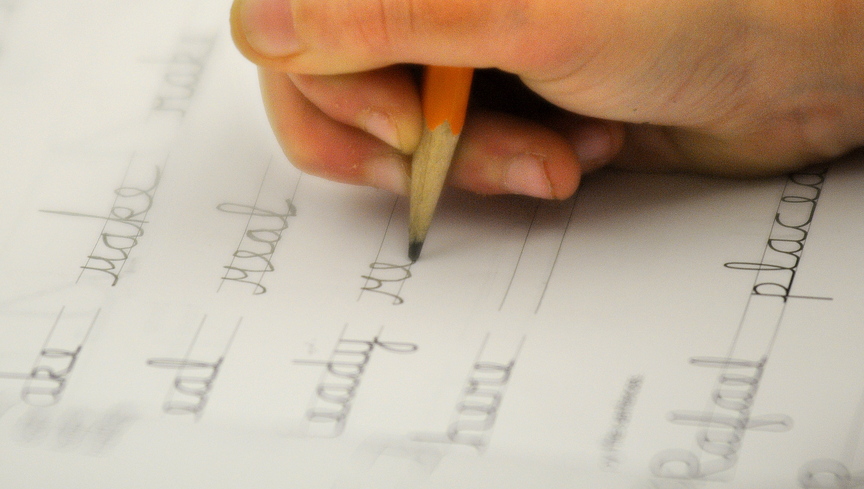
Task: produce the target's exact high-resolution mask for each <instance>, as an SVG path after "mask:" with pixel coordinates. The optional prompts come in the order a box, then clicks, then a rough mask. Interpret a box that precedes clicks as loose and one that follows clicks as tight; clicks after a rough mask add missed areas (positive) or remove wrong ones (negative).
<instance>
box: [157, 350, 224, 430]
mask: <svg viewBox="0 0 864 489" xmlns="http://www.w3.org/2000/svg"><path fill="white" fill-rule="evenodd" d="M223 360H224V357H219V359H218V360H216V361H215V362H202V361H198V360H191V359H189V360H187V359H177V358H151V359H150V360H147V365H148V366H150V367H156V368H167V369H172V370H176V371H177V375H176V376H175V377H174V389H173V391H172V392H171V393H170V394H169V396H168V399H166V400H165V402H164V403H163V404H162V411H164V412H166V413H168V414H192V415H195V417H196V418H197V417H200V416H201V414H202V413H203V412H204V408H205V407H206V406H207V400H208V399H209V397H210V390H211V389H212V388H213V384H214V382H216V376H217V375H218V374H219V367H221V366H222V361H223Z"/></svg>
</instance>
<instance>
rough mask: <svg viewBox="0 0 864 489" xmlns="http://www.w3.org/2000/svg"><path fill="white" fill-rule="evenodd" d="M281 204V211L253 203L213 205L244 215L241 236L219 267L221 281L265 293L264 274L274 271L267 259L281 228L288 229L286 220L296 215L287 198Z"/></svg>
mask: <svg viewBox="0 0 864 489" xmlns="http://www.w3.org/2000/svg"><path fill="white" fill-rule="evenodd" d="M285 207H286V210H285V211H283V212H281V213H280V212H275V211H270V210H267V209H262V208H260V207H257V206H256V205H245V204H232V203H225V204H219V205H218V206H217V207H216V208H217V209H219V210H220V211H221V212H225V213H227V214H239V215H243V216H247V217H248V221H247V223H246V230H245V231H244V233H243V238H242V239H241V240H240V244H239V245H238V246H237V249H236V250H235V251H234V253H233V254H232V255H231V256H232V258H231V263H230V264H228V265H225V266H224V267H223V268H225V269H226V271H225V275H223V276H222V284H224V283H225V281H230V282H236V283H243V284H248V285H251V286H252V293H253V294H256V295H258V294H264V293H266V292H267V288H266V287H264V286H263V285H261V281H262V280H263V279H264V275H265V274H266V273H268V272H272V271H273V270H274V267H273V262H272V261H271V260H272V259H273V253H274V252H275V251H276V246H277V245H278V244H279V240H280V239H282V231H284V230H286V229H287V228H288V219H289V218H291V217H294V216H296V215H297V208H295V207H294V204H293V203H292V202H291V200H290V199H286V200H285ZM220 288H221V285H220Z"/></svg>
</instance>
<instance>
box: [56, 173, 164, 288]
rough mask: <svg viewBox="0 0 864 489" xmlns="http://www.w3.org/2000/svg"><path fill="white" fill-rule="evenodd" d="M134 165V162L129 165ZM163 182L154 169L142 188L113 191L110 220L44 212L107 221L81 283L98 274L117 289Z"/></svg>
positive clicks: (121, 188)
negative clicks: (90, 273) (116, 286)
mask: <svg viewBox="0 0 864 489" xmlns="http://www.w3.org/2000/svg"><path fill="white" fill-rule="evenodd" d="M130 164H131V162H130ZM161 178H162V171H161V170H160V169H159V167H154V170H153V179H152V181H151V182H150V183H149V184H146V185H143V186H131V185H126V184H125V182H124V184H123V186H121V187H119V188H117V189H115V190H114V196H115V198H114V204H113V205H112V207H111V210H110V211H109V212H108V215H107V216H96V215H91V214H83V213H78V212H66V211H51V210H42V212H47V213H49V214H59V215H63V216H71V217H86V218H92V219H100V220H104V221H105V225H104V226H103V228H102V233H101V234H100V235H99V239H98V240H97V241H96V245H95V246H94V247H93V251H92V252H91V254H90V255H88V256H87V261H86V262H85V263H84V265H83V266H82V267H81V269H82V270H81V274H80V275H79V276H78V278H79V279H80V278H81V276H82V275H83V274H84V273H87V272H96V273H99V274H105V275H108V276H109V277H111V285H112V286H114V285H117V281H118V280H120V273H121V272H122V271H123V266H124V265H125V264H126V260H128V259H129V255H130V254H131V253H132V249H133V248H135V247H136V246H138V239H139V238H140V237H141V236H143V235H144V224H146V223H147V220H146V219H147V212H148V211H150V208H151V207H152V206H153V199H154V197H155V196H156V189H157V188H158V187H159V182H160V180H161Z"/></svg>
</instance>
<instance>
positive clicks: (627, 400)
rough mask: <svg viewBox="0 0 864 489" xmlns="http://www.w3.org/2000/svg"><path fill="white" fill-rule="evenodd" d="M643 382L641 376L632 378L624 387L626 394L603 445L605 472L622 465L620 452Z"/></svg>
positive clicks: (622, 398) (618, 405)
mask: <svg viewBox="0 0 864 489" xmlns="http://www.w3.org/2000/svg"><path fill="white" fill-rule="evenodd" d="M642 382H643V378H642V376H641V375H634V376H632V377H630V378H629V379H628V380H627V384H626V385H625V386H624V393H623V394H622V395H621V398H620V399H619V400H618V403H617V404H616V405H615V413H614V416H613V423H612V427H611V428H610V429H609V431H608V432H607V433H606V436H605V437H604V438H603V443H602V446H603V452H604V454H603V460H602V462H601V466H602V467H603V468H604V469H605V470H616V469H617V468H618V466H619V465H620V464H621V458H620V455H619V454H618V450H619V448H620V446H621V443H622V442H623V440H624V436H625V435H626V434H627V426H628V425H629V424H630V419H631V417H632V416H633V414H632V412H633V405H634V404H636V398H637V397H638V396H639V391H640V390H641V389H642Z"/></svg>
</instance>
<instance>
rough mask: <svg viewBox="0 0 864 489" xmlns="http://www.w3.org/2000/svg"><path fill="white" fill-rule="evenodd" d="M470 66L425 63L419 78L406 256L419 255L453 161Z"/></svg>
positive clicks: (465, 98)
mask: <svg viewBox="0 0 864 489" xmlns="http://www.w3.org/2000/svg"><path fill="white" fill-rule="evenodd" d="M473 75H474V70H473V69H472V68H454V67H446V66H427V67H426V71H425V73H424V77H423V92H422V105H423V119H424V125H423V135H422V136H421V138H420V145H419V146H418V147H417V151H415V152H414V156H413V158H412V161H411V196H410V205H409V220H410V222H409V225H408V258H410V259H411V261H412V262H415V261H417V258H419V257H420V251H421V250H422V249H423V243H424V242H425V240H426V233H427V231H428V230H429V226H430V225H431V224H432V215H433V214H434V213H435V207H436V206H437V205H438V199H439V197H440V196H441V189H442V188H443V187H444V180H445V179H446V178H447V170H448V169H449V168H450V163H451V162H452V160H453V153H454V151H455V150H456V144H457V143H458V142H459V135H460V134H461V133H462V126H463V125H464V124H465V112H466V110H467V108H468V93H469V92H470V91H471V78H472V77H473Z"/></svg>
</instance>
